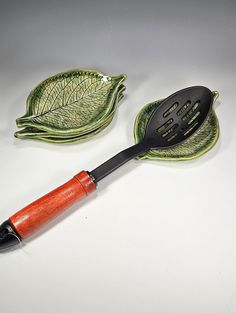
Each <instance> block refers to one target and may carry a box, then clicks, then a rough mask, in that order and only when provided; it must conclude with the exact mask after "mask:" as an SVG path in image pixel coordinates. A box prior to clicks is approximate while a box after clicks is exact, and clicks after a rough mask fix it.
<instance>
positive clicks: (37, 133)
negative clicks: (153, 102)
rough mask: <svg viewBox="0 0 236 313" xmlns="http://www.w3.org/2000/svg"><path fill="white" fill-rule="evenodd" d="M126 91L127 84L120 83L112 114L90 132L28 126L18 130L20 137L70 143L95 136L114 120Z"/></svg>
mask: <svg viewBox="0 0 236 313" xmlns="http://www.w3.org/2000/svg"><path fill="white" fill-rule="evenodd" d="M124 91H125V86H124V85H120V87H119V89H118V92H117V95H116V98H115V99H114V104H113V108H112V110H111V112H110V114H109V115H108V116H107V117H106V118H105V119H104V121H103V122H104V123H103V125H102V126H100V127H98V128H97V129H95V130H93V131H92V132H88V133H86V134H83V135H78V134H75V135H73V134H55V133H51V132H50V131H48V132H46V131H43V130H40V129H37V128H34V127H26V128H24V129H23V130H21V131H18V132H17V136H18V138H23V139H24V138H25V139H37V140H41V141H45V142H54V143H69V142H75V141H79V140H83V139H88V138H89V137H91V136H94V135H96V134H98V133H99V132H101V131H102V130H103V129H104V128H106V127H107V126H108V125H109V124H110V123H111V121H112V119H113V117H114V114H115V111H116V106H117V103H118V102H119V101H121V100H122V99H123V97H124V95H123V92H124Z"/></svg>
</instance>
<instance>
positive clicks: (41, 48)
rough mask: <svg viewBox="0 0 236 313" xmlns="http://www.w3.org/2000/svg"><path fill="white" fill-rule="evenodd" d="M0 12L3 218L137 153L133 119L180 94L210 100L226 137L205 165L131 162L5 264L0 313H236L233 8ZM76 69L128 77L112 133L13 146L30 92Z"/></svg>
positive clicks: (68, 7)
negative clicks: (213, 97)
mask: <svg viewBox="0 0 236 313" xmlns="http://www.w3.org/2000/svg"><path fill="white" fill-rule="evenodd" d="M44 2H45V3H44ZM0 15H1V18H0V28H1V33H0V36H1V37H0V161H1V162H0V188H1V210H0V218H1V220H2V221H4V220H5V219H7V218H8V217H9V216H10V215H12V214H13V213H14V212H15V211H16V210H19V209H20V208H22V207H23V206H25V205H26V204H28V203H30V202H32V201H33V200H35V199H37V198H38V197H39V196H41V195H43V194H45V193H47V192H48V191H50V190H51V189H53V188H55V187H57V186H58V185H60V184H62V183H64V182H65V181H66V180H68V179H70V178H71V177H72V176H73V175H74V174H76V173H77V172H79V171H80V170H82V169H85V170H92V169H93V168H94V167H96V166H97V165H99V164H100V163H102V162H103V161H105V160H106V159H107V158H109V157H110V156H112V155H114V154H115V153H117V152H118V151H120V150H122V149H123V148H126V147H128V146H129V145H132V144H133V142H134V140H133V123H134V119H135V116H136V115H137V113H138V112H139V110H140V109H141V108H142V107H143V106H144V105H145V104H146V103H149V102H151V101H154V100H157V99H159V98H163V97H166V96H168V95H169V94H171V93H172V92H174V91H176V90H178V89H182V88H184V87H187V86H191V85H205V86H207V87H208V88H210V89H212V90H218V91H219V93H220V97H219V101H217V103H216V105H215V109H216V113H217V115H218V117H219V121H220V127H221V135H220V139H219V141H218V143H217V145H216V146H215V147H214V148H213V149H212V150H211V151H210V152H209V153H207V154H206V155H204V156H203V157H201V158H199V159H197V160H195V161H188V162H178V163H176V162H161V161H159V162H158V161H156V162H151V161H131V162H130V163H129V164H127V165H125V166H124V167H123V168H121V169H120V170H118V171H116V172H114V173H113V174H112V175H110V176H109V177H107V178H106V179H104V180H103V181H101V182H100V183H99V185H98V192H97V194H96V195H93V196H91V197H89V198H87V199H86V200H85V201H82V202H81V203H78V204H76V205H74V206H73V207H72V208H71V209H70V210H69V211H68V212H67V213H66V214H64V215H63V216H62V217H61V218H59V219H57V220H56V221H55V222H53V223H52V224H50V225H49V227H47V228H46V229H44V230H43V231H42V232H40V234H39V235H38V236H35V237H34V238H32V240H29V241H27V242H25V245H24V246H23V247H22V248H21V249H17V250H14V251H11V252H8V253H3V254H0V310H1V312H3V313H16V312H17V313H23V312H24V313H30V312H34V313H53V312H57V313H64V312H67V313H74V312H80V313H94V312H96V313H146V312H148V313H154V312H155V313H156V312H158V313H177V312H178V313H190V312H191V313H205V312H206V313H226V312H227V313H235V311H236V265H235V264H236V251H235V246H236V239H235V238H236V227H235V224H236V211H235V209H236V206H235V199H236V198H235V187H236V183H235V182H236V179H235V178H236V177H235V176H236V175H235V174H236V169H235V153H236V141H235V134H236V123H235V116H236V106H235V75H236V63H235V58H236V57H235V56H236V53H235V52H236V51H235V47H236V46H235V27H236V6H235V2H233V1H224V2H223V3H222V4H221V2H217V1H174V2H172V1H163V2H162V1H153V2H151V1H144V2H139V1H137V2H132V1H117V2H113V1H109V2H108V1H97V2H96V1H84V2H82V1H77V2H73V1H65V2H62V3H61V2H60V1H47V2H46V1H38V2H37V3H34V1H31V2H27V1H15V3H14V1H10V2H8V3H7V2H4V1H3V3H1V13H0ZM73 68H90V69H96V70H99V71H102V72H104V73H106V74H114V75H115V74H122V73H126V74H127V75H128V79H127V81H126V86H127V92H126V97H125V99H124V100H123V102H122V104H121V105H120V106H119V109H118V111H117V114H116V117H115V119H114V120H113V122H112V124H111V125H110V126H109V127H108V128H107V129H106V130H105V131H103V132H102V133H100V134H99V135H97V136H96V137H94V138H93V139H91V140H89V141H85V142H82V143H74V144H70V145H52V144H46V143H41V142H36V141H23V140H19V139H15V138H14V137H13V134H14V132H15V131H16V126H15V119H16V118H17V117H19V116H21V115H23V114H24V111H25V102H26V98H27V95H28V94H29V92H30V90H31V89H32V88H34V87H35V85H37V84H38V83H39V82H40V81H41V80H43V79H45V78H47V77H48V76H50V75H53V74H56V73H58V72H61V71H64V70H68V69H73Z"/></svg>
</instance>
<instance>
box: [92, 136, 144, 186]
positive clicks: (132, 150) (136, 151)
mask: <svg viewBox="0 0 236 313" xmlns="http://www.w3.org/2000/svg"><path fill="white" fill-rule="evenodd" d="M149 149H150V146H149V145H147V144H145V142H144V141H142V142H140V143H138V144H136V145H133V146H131V147H129V148H127V149H125V150H123V151H121V152H119V153H118V154H116V155H115V156H113V157H112V158H110V159H109V160H107V161H106V162H104V163H103V164H101V165H100V166H98V167H97V168H95V169H94V170H93V171H91V172H90V173H89V174H90V175H91V177H93V179H94V181H95V182H96V183H97V182H98V181H100V180H101V179H103V178H104V177H106V176H107V175H109V174H110V173H112V172H113V171H114V170H116V169H117V168H119V167H120V166H121V165H123V164H125V163H126V162H128V161H129V160H131V159H134V158H135V157H137V156H138V155H140V154H142V153H144V152H146V151H148V150H149Z"/></svg>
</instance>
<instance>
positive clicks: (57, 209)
mask: <svg viewBox="0 0 236 313" xmlns="http://www.w3.org/2000/svg"><path fill="white" fill-rule="evenodd" d="M95 190H96V185H95V183H94V181H93V180H92V178H91V177H90V176H89V174H88V173H87V172H86V171H82V172H80V173H79V174H77V175H75V176H74V177H73V178H72V179H71V180H69V181H68V182H67V183H65V184H64V185H62V186H60V187H58V188H56V189H55V190H53V191H51V192H49V193H48V194H46V195H45V196H43V197H41V198H40V199H38V200H36V201H34V202H33V203H31V204H29V205H27V206H26V207H24V208H23V209H21V210H20V211H18V212H17V213H15V214H14V215H12V216H11V217H10V222H11V224H12V225H13V226H14V228H15V230H16V231H17V233H18V234H19V235H20V236H21V238H22V239H24V238H26V237H28V236H30V235H32V234H33V233H34V232H36V231H37V230H38V229H39V228H41V227H42V226H43V225H44V224H46V223H47V222H49V221H50V220H52V219H53V218H55V217H56V216H57V215H59V214H60V213H62V212H63V211H64V210H65V209H66V208H68V207H69V206H70V205H72V204H73V203H74V202H76V201H77V200H79V199H81V198H83V197H85V196H87V195H88V194H90V193H91V192H93V191H95Z"/></svg>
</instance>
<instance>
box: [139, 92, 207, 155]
mask: <svg viewBox="0 0 236 313" xmlns="http://www.w3.org/2000/svg"><path fill="white" fill-rule="evenodd" d="M212 103H213V96H212V92H211V91H210V90H209V89H208V88H206V87H203V86H194V87H189V88H185V89H182V90H180V91H177V92H176V93H174V94H172V95H171V96H169V97H168V98H166V99H165V100H163V102H161V104H160V105H159V106H158V107H157V109H156V110H155V111H154V112H153V114H152V115H151V117H150V119H149V121H148V123H147V127H146V132H145V137H144V142H145V143H147V144H148V145H149V146H150V148H158V149H159V148H168V147H172V146H175V145H177V144H180V143H182V142H183V141H185V140H186V139H187V138H189V137H190V136H191V135H192V134H193V133H194V132H196V131H197V129H199V127H200V126H201V125H202V124H203V123H204V121H205V120H206V118H207V116H208V114H209V112H210V111H211V108H212Z"/></svg>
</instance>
